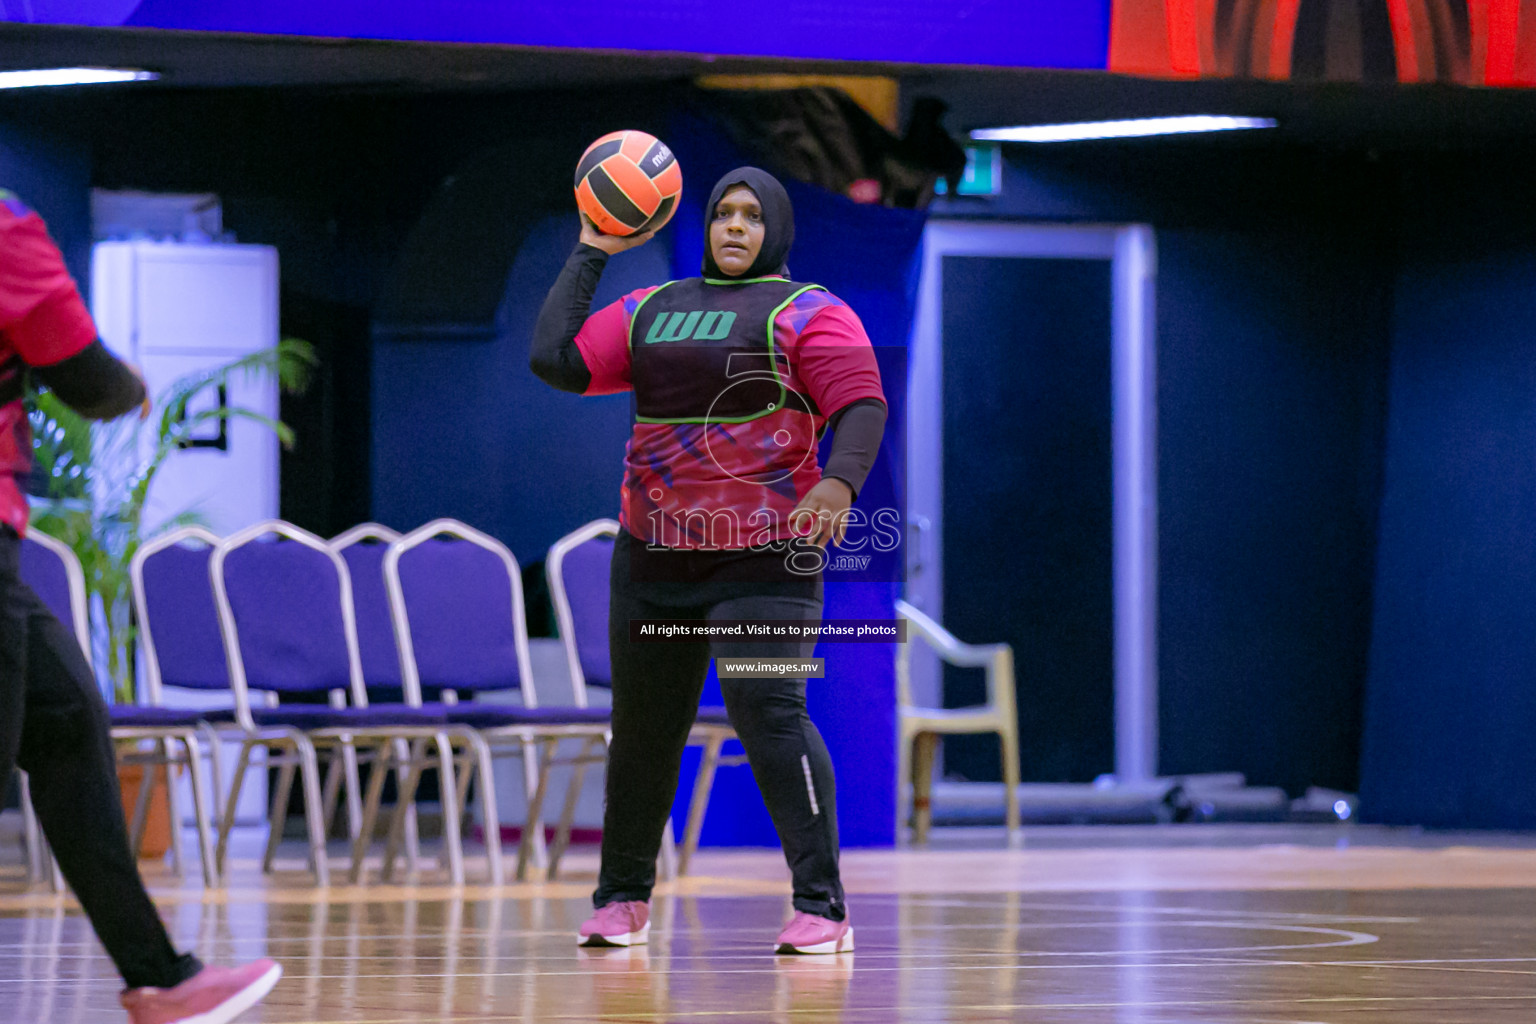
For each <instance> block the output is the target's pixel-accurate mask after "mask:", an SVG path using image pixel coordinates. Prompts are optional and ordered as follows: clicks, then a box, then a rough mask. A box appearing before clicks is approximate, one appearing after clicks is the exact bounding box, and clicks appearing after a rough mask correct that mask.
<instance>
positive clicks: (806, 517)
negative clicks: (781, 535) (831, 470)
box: [789, 477, 853, 547]
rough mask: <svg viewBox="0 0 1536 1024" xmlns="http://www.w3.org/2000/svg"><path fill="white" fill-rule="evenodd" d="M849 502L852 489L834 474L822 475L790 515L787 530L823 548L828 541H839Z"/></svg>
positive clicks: (844, 525) (850, 503)
mask: <svg viewBox="0 0 1536 1024" xmlns="http://www.w3.org/2000/svg"><path fill="white" fill-rule="evenodd" d="M852 504H853V491H852V490H851V489H850V488H849V487H848V485H847V484H845V483H843V482H842V481H841V480H838V479H836V478H835V477H823V478H822V480H821V482H820V483H818V484H817V485H816V486H815V487H812V488H811V491H810V493H809V494H807V495H806V496H805V497H803V498H801V499H800V504H798V505H796V506H795V510H794V511H793V512H791V513H790V514H789V526H790V529H791V530H792V531H793V532H794V535H795V536H797V537H803V538H804V539H805V540H806V541H808V542H809V543H811V544H815V545H816V546H817V547H826V546H827V542H828V541H832V542H833V543H834V544H842V542H843V536H844V535H845V534H846V533H847V532H848V509H849V507H850V506H851V505H852Z"/></svg>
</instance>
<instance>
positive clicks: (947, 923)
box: [0, 835, 1536, 1024]
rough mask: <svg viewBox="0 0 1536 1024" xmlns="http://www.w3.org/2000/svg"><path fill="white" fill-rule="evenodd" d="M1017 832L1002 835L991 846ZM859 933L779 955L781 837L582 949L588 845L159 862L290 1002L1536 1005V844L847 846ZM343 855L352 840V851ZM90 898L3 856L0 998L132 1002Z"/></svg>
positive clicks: (373, 1011) (1427, 1009) (852, 1017)
mask: <svg viewBox="0 0 1536 1024" xmlns="http://www.w3.org/2000/svg"><path fill="white" fill-rule="evenodd" d="M999 846H1000V844H999ZM844 864H845V871H846V880H847V884H848V888H849V892H850V897H849V904H850V907H851V909H852V913H853V919H854V922H855V930H856V934H857V940H858V950H857V952H856V953H854V954H852V955H851V956H842V957H817V958H809V957H807V958H786V957H775V956H774V955H773V954H772V953H771V952H770V949H771V944H772V940H773V937H774V935H775V934H776V932H777V929H778V927H779V925H780V923H781V922H782V920H783V919H784V918H785V916H786V915H787V912H788V906H787V901H786V899H785V898H784V895H783V893H784V878H785V873H784V870H783V866H782V862H781V861H780V859H779V858H778V855H777V854H776V853H770V852H766V851H753V852H746V853H731V852H725V853H706V855H705V856H703V857H702V858H701V860H700V863H699V864H698V869H697V874H696V876H694V877H691V878H689V879H686V880H684V881H682V882H679V883H676V884H672V885H669V886H666V887H664V889H663V890H662V891H663V893H664V895H660V896H659V897H658V899H657V901H656V903H655V918H654V922H655V923H654V926H653V931H652V939H651V945H650V946H649V947H646V948H639V949H634V950H628V951H625V950H614V951H580V950H578V949H577V948H576V946H575V943H574V938H573V936H574V932H575V930H576V928H577V926H578V924H579V923H580V922H581V920H582V919H583V917H584V915H585V913H586V911H587V907H588V905H589V904H588V902H587V895H588V892H589V891H590V886H591V879H592V875H593V872H594V869H595V863H594V861H593V859H592V858H591V855H590V854H586V855H583V856H578V857H576V858H575V859H574V860H573V861H572V864H571V867H572V878H571V880H570V881H562V882H560V883H553V884H540V885H520V886H508V887H504V888H502V889H499V890H493V889H489V888H485V887H473V886H471V887H468V888H465V889H461V890H454V889H450V888H447V887H443V886H440V885H436V884H434V882H433V879H432V877H431V875H430V872H428V873H427V875H426V876H424V877H423V878H422V880H421V884H419V885H415V886H390V887H386V886H382V885H377V884H376V885H373V886H368V887H355V888H354V887H348V886H335V887H333V888H332V889H330V890H329V891H327V892H323V893H322V892H317V891H315V890H314V889H312V888H311V887H309V886H308V885H306V884H305V882H304V879H303V876H302V874H301V873H300V872H299V871H298V868H299V867H300V865H299V864H298V863H297V862H290V863H288V864H287V865H282V864H281V863H280V867H286V870H280V871H279V873H278V875H277V876H276V877H275V878H274V879H272V880H266V879H263V878H261V876H260V875H259V873H258V872H257V871H256V870H255V866H254V865H253V864H252V865H243V866H242V865H237V866H236V867H237V870H236V873H235V877H234V878H233V879H232V881H231V884H230V886H229V888H228V889H227V890H225V891H224V892H221V893H205V892H204V891H203V890H202V889H200V888H198V887H196V885H195V884H188V885H184V886H183V885H178V884H177V883H175V880H174V879H172V878H170V877H169V876H165V875H159V874H156V875H154V876H152V877H153V880H154V881H155V883H156V885H155V889H156V896H157V898H158V899H159V900H160V901H161V906H162V909H163V912H164V914H165V917H166V919H167V921H168V922H169V924H170V925H171V928H172V931H173V933H174V934H175V936H176V938H177V940H178V941H179V942H180V943H182V944H183V945H184V946H187V947H190V948H193V949H195V950H196V951H197V952H198V953H199V954H200V955H202V956H204V958H205V959H213V960H220V961H230V960H243V959H249V958H253V957H257V956H263V955H269V956H273V957H276V958H277V959H279V960H281V961H282V962H283V964H284V965H285V966H286V968H287V975H286V977H285V978H284V980H283V982H282V983H281V984H280V986H279V987H278V989H277V990H276V992H274V994H273V996H272V997H271V998H270V999H269V1001H268V1002H267V1004H266V1005H265V1006H264V1007H263V1008H262V1009H261V1010H259V1011H256V1012H253V1013H252V1014H250V1015H249V1018H248V1019H249V1020H251V1021H268V1022H285V1024H322V1022H324V1024H331V1022H335V1024H342V1022H346V1024H406V1022H417V1021H445V1022H446V1021H453V1022H478V1024H513V1022H532V1021H615V1022H623V1021H633V1022H646V1021H668V1022H680V1024H681V1022H687V1024H726V1022H733V1024H748V1022H758V1021H762V1022H784V1024H791V1022H793V1024H897V1022H913V1024H916V1022H923V1024H927V1022H945V1021H1028V1022H1037V1024H1054V1022H1062V1024H1066V1022H1073V1024H1100V1022H1102V1024H1110V1022H1114V1024H1175V1022H1186V1021H1192V1022H1194V1021H1197V1022H1213V1024H1215V1022H1219V1024H1302V1022H1309V1024H1311V1022H1327V1024H1375V1022H1389V1021H1390V1022H1393V1024H1460V1022H1466V1024H1502V1022H1510V1024H1516V1022H1520V1024H1532V1022H1536V850H1533V849H1529V848H1526V849H1521V848H1488V847H1451V848H1439V849H1412V848H1407V849H1402V848H1381V847H1377V848H1363V847H1358V846H1354V847H1349V848H1333V847H1326V846H1325V847H1321V848H1318V847H1304V846H1295V845H1270V844H1261V845H1255V846H1234V847H1198V848H1166V847H1165V848H1158V847H1145V848H1144V847H1137V846H1134V845H1133V846H1116V847H1114V848H1076V849H1060V848H1048V849H1031V848H1030V846H1029V843H1028V839H1027V835H1026V842H1025V844H1024V848H1022V849H1004V848H996V849H977V850H929V851H851V852H849V853H847V854H845V858H844ZM338 866H340V862H339V861H338ZM117 988H118V982H117V980H116V978H115V976H114V975H113V974H112V971H111V967H110V964H109V963H108V961H107V960H106V958H105V957H104V955H103V954H102V953H101V951H100V948H99V947H98V946H97V945H96V943H95V940H94V939H93V938H92V936H91V934H90V932H89V929H88V927H87V926H86V924H85V922H84V920H83V919H82V918H81V917H80V916H79V914H78V912H77V911H76V910H75V908H74V907H73V905H72V904H71V903H70V902H68V901H67V900H62V899H59V898H56V897H53V896H51V895H48V894H46V893H43V892H39V891H35V890H34V891H32V892H25V891H23V890H22V889H21V887H20V884H19V879H17V878H16V876H15V875H14V874H10V875H6V874H3V873H0V1022H7V1024H9V1022H15V1024H96V1022H119V1021H121V1020H122V1019H123V1018H122V1013H121V1011H120V1010H119V1009H118V1008H117V1004H116V991H117Z"/></svg>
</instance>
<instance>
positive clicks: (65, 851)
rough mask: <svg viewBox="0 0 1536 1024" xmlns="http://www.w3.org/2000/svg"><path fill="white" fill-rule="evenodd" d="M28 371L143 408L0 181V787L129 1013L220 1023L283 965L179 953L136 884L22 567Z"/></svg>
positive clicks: (96, 399) (74, 653)
mask: <svg viewBox="0 0 1536 1024" xmlns="http://www.w3.org/2000/svg"><path fill="white" fill-rule="evenodd" d="M28 369H31V371H32V372H33V373H35V374H36V376H37V377H38V378H39V379H40V380H41V381H42V382H43V383H44V384H46V385H47V386H48V388H49V389H50V390H52V391H53V393H54V394H55V395H57V396H58V397H59V398H60V399H61V400H62V401H64V402H65V403H66V404H67V405H69V406H70V408H72V409H74V410H75V411H76V412H78V413H80V414H81V415H82V416H85V417H87V418H89V419H95V420H109V419H115V418H116V417H118V416H121V415H123V414H125V413H127V412H130V411H132V410H134V409H138V410H139V411H140V412H139V414H140V416H141V417H143V416H148V415H149V401H148V399H147V398H146V396H145V389H144V383H143V381H142V380H141V379H140V378H139V377H138V375H137V374H136V373H135V372H134V371H133V370H132V369H131V368H130V367H128V366H127V365H125V364H124V363H122V362H119V361H118V360H117V359H116V358H115V357H114V356H113V355H112V353H111V352H109V351H107V349H106V347H105V346H104V345H102V343H101V342H100V341H99V340H97V338H96V326H95V324H94V323H92V321H91V317H90V314H89V313H87V312H86V310H85V306H84V304H83V303H82V302H81V301H80V294H79V292H78V291H77V290H76V288H75V283H74V281H73V280H71V279H70V276H69V273H68V271H66V270H65V268H64V259H63V257H62V256H61V255H60V253H59V250H58V247H57V246H55V245H54V243H53V240H52V239H51V238H49V236H48V230H47V228H46V227H45V226H44V224H43V222H42V220H41V219H40V218H39V217H38V216H37V214H35V213H33V212H31V211H30V210H28V209H27V208H26V207H24V206H23V205H22V204H21V202H20V201H19V200H18V199H17V198H16V197H15V196H14V195H12V194H11V193H9V192H3V191H0V470H3V472H0V793H4V792H6V789H7V785H8V783H9V780H10V775H11V767H12V766H13V765H20V766H21V767H22V768H23V769H25V770H26V772H27V773H28V777H29V780H30V784H31V792H32V802H33V805H34V807H35V808H36V810H37V818H38V821H39V822H40V823H41V824H42V828H43V833H44V835H46V836H47V838H48V842H49V844H50V845H51V846H52V847H53V853H54V856H55V857H56V858H57V859H58V862H59V869H60V870H61V871H62V872H63V873H64V878H65V880H66V881H67V882H69V885H70V888H71V889H73V890H74V893H75V896H76V898H77V899H79V901H80V906H81V907H82V908H83V909H84V910H85V913H86V916H87V917H89V918H90V921H91V926H92V927H93V928H94V929H95V930H96V935H97V937H98V938H100V939H101V942H102V945H104V946H105V947H106V949H107V953H108V955H110V956H111V957H112V961H113V963H115V964H116V965H117V970H118V973H120V974H121V975H122V977H123V981H124V983H125V984H126V985H127V990H126V991H125V992H124V993H123V996H122V1003H123V1008H124V1009H125V1010H127V1011H128V1020H129V1021H130V1024H227V1022H229V1021H233V1020H234V1019H235V1018H236V1017H238V1016H239V1015H240V1014H242V1013H244V1012H245V1011H246V1010H249V1009H250V1008H251V1007H253V1006H255V1005H256V1004H257V1003H259V1002H261V1000H262V999H264V998H265V997H266V995H267V993H268V992H270V991H271V990H272V987H273V986H274V985H276V984H277V981H278V979H279V978H280V977H282V973H283V969H282V967H280V966H279V965H277V964H276V963H274V962H272V961H271V960H258V961H256V962H254V963H250V964H246V965H245V966H243V967H237V968H226V967H204V966H203V965H202V964H201V963H199V962H198V960H197V958H196V957H194V956H192V955H191V954H189V953H183V954H178V953H177V952H176V950H175V947H173V946H172V945H171V939H170V936H169V935H167V934H166V931H165V925H164V924H163V923H162V922H161V920H160V915H159V914H158V913H157V912H156V911H155V906H154V904H153V903H152V902H150V898H149V894H148V893H147V892H145V890H144V882H143V879H141V878H140V877H139V868H138V864H137V863H135V861H134V858H133V854H132V853H131V852H130V851H129V849H128V829H127V824H126V822H125V821H124V816H123V802H122V797H121V794H120V790H119V787H118V781H117V765H116V757H115V755H114V753H113V749H112V739H111V734H110V731H109V727H108V721H107V709H106V705H105V704H104V703H103V702H102V698H101V694H100V693H99V692H98V691H97V689H96V680H95V679H94V678H93V677H92V674H91V670H90V666H89V665H87V664H86V661H85V655H84V653H83V652H82V651H81V650H80V646H79V644H78V643H77V642H76V641H75V637H74V635H73V634H72V633H71V632H70V631H69V630H67V629H65V628H64V626H63V624H61V623H60V622H59V620H58V619H56V618H55V617H54V616H53V614H52V613H51V612H50V611H49V610H48V608H47V607H46V606H45V605H44V604H43V603H42V601H41V600H39V599H38V597H37V595H36V594H34V593H33V592H32V589H31V588H30V587H28V586H27V585H26V584H25V583H24V582H22V579H21V569H20V562H21V536H22V534H23V533H24V532H25V531H26V528H27V500H26V497H25V496H24V495H23V494H22V491H21V488H20V486H19V485H18V483H17V481H18V479H20V478H24V477H25V476H26V474H27V471H28V468H29V467H30V465H31V456H32V446H31V440H32V438H31V432H30V430H29V428H28V422H27V413H26V410H25V408H24V407H23V404H22V394H23V391H24V389H25V375H26V372H27V371H28ZM0 1017H4V1014H3V1013H0Z"/></svg>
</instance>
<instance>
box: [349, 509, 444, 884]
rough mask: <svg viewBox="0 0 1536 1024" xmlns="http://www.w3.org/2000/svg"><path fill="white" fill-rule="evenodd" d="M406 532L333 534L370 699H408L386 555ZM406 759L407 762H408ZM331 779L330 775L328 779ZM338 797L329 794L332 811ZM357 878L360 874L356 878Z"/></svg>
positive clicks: (410, 834) (417, 849)
mask: <svg viewBox="0 0 1536 1024" xmlns="http://www.w3.org/2000/svg"><path fill="white" fill-rule="evenodd" d="M399 539H400V534H399V533H397V532H396V531H394V530H391V529H390V528H389V527H387V526H382V525H380V524H379V523H362V524H359V525H357V526H354V527H352V529H350V530H347V531H346V532H344V533H339V534H337V535H336V536H334V537H332V538H331V540H330V544H329V547H330V549H331V550H332V551H334V552H336V553H337V554H339V555H340V556H341V557H342V560H343V561H344V562H346V563H347V572H348V574H350V575H351V577H352V609H353V612H354V613H355V616H356V620H357V646H358V653H359V655H360V657H361V659H362V663H363V684H364V686H365V687H366V689H367V690H368V700H369V701H370V702H375V701H377V702H395V701H400V700H403V699H404V692H405V686H404V683H403V682H402V681H401V679H400V652H399V651H398V650H397V649H396V648H395V624H394V620H393V619H392V618H391V617H390V611H389V591H388V589H387V588H386V587H385V586H384V554H385V552H387V551H388V550H389V545H390V544H392V543H394V542H395V541H397V540H399ZM396 755H397V757H400V758H402V759H409V757H410V751H409V750H408V749H401V747H400V746H399V745H397V747H396ZM402 763H403V762H402ZM327 781H329V780H327ZM334 801H335V796H334V794H333V793H331V792H329V791H327V793H326V794H325V806H326V810H327V814H329V813H330V808H331V806H332V804H333V803H334ZM401 806H403V807H404V808H405V823H404V828H405V847H406V867H407V870H409V871H413V872H414V871H415V870H416V868H417V864H418V863H419V861H420V859H421V843H420V840H419V838H418V830H417V821H416V804H415V803H414V802H410V803H406V804H403V805H401ZM356 880H357V879H354V881H356Z"/></svg>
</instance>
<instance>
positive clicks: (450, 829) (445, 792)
mask: <svg viewBox="0 0 1536 1024" xmlns="http://www.w3.org/2000/svg"><path fill="white" fill-rule="evenodd" d="M433 739H434V741H435V742H436V744H437V771H438V788H439V790H440V791H441V792H442V807H443V854H444V857H445V858H446V859H447V862H448V878H449V883H450V884H451V885H455V886H462V885H463V884H464V835H463V832H462V830H461V825H460V821H459V807H458V803H457V801H456V800H455V799H454V795H455V793H456V792H457V789H456V785H455V782H454V777H453V776H454V772H453V741H452V740H450V739H449V738H448V734H447V733H443V732H440V733H438V734H437V735H436V736H435V737H433Z"/></svg>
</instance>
